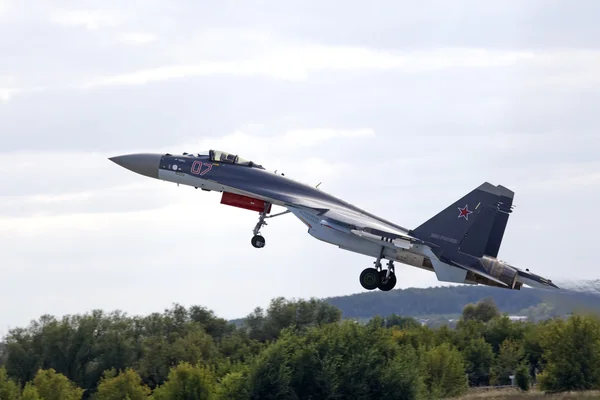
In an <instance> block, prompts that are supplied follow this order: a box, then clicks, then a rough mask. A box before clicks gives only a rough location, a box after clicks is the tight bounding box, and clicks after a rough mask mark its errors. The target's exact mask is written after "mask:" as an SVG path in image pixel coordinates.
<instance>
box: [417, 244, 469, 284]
mask: <svg viewBox="0 0 600 400" xmlns="http://www.w3.org/2000/svg"><path fill="white" fill-rule="evenodd" d="M419 249H420V250H421V253H422V254H423V255H425V256H427V257H429V259H430V260H431V264H432V265H433V270H434V271H435V275H436V277H437V279H438V281H442V282H454V283H465V280H466V278H467V272H468V271H467V270H466V269H463V268H460V267H455V266H453V265H449V264H446V263H444V262H442V261H440V259H439V258H437V256H436V255H435V254H433V251H431V249H430V248H429V247H427V246H423V247H421V246H419Z"/></svg>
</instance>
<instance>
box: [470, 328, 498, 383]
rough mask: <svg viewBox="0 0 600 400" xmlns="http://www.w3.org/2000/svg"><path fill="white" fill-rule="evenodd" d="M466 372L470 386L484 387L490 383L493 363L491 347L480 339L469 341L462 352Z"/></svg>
mask: <svg viewBox="0 0 600 400" xmlns="http://www.w3.org/2000/svg"><path fill="white" fill-rule="evenodd" d="M462 354H463V357H464V359H465V363H466V372H467V374H468V375H469V384H470V385H471V386H486V385H489V383H490V378H489V376H490V368H491V367H492V362H493V361H494V351H493V349H492V346H491V345H490V344H489V343H487V342H486V341H485V340H484V339H483V338H482V337H478V338H477V339H470V340H469V341H468V342H467V343H466V345H465V347H464V349H463V351H462Z"/></svg>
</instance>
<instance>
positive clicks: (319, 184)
mask: <svg viewBox="0 0 600 400" xmlns="http://www.w3.org/2000/svg"><path fill="white" fill-rule="evenodd" d="M321 183H323V182H319V183H317V186H315V187H317V188H318V187H319V186H321Z"/></svg>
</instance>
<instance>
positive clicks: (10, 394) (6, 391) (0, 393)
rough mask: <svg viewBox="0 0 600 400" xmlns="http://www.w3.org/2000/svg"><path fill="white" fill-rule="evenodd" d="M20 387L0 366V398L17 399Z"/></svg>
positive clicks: (4, 399) (3, 399) (0, 399)
mask: <svg viewBox="0 0 600 400" xmlns="http://www.w3.org/2000/svg"><path fill="white" fill-rule="evenodd" d="M20 394H21V389H20V388H19V386H18V385H17V384H16V383H15V382H14V381H13V380H12V379H9V378H8V375H7V374H6V368H4V367H0V400H19V395H20Z"/></svg>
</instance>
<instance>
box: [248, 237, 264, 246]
mask: <svg viewBox="0 0 600 400" xmlns="http://www.w3.org/2000/svg"><path fill="white" fill-rule="evenodd" d="M251 242H252V246H254V247H256V248H257V249H261V248H263V247H265V238H264V237H262V236H260V235H254V236H253V237H252V241H251Z"/></svg>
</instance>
